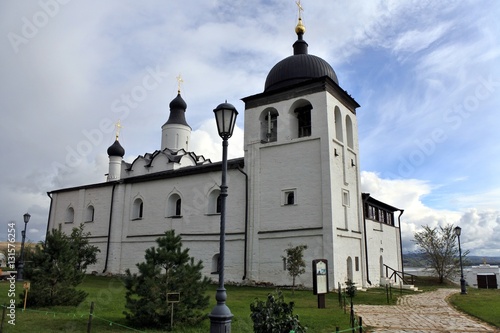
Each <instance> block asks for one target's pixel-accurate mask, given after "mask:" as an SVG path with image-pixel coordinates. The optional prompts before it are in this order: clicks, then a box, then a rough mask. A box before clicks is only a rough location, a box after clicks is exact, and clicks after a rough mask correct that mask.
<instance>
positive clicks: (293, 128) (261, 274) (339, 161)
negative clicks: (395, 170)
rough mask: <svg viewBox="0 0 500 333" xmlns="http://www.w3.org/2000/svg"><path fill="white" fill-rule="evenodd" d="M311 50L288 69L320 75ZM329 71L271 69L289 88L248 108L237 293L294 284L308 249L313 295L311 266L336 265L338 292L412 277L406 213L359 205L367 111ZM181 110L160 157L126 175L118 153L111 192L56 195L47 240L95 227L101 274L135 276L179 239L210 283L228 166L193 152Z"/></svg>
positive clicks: (231, 205) (233, 226)
mask: <svg viewBox="0 0 500 333" xmlns="http://www.w3.org/2000/svg"><path fill="white" fill-rule="evenodd" d="M304 43H305V42H303V40H302V34H300V35H299V40H298V42H296V44H299V46H298V48H297V49H296V53H298V57H297V58H294V57H290V61H295V60H297V59H299V58H300V59H302V60H304V59H305V65H304V66H312V65H310V64H311V63H312V61H313V60H314V61H317V59H319V58H317V57H313V56H309V55H307V44H305V46H304ZM295 47H296V46H295V44H294V48H295ZM304 51H305V52H304ZM287 59H288V58H287ZM285 60H286V59H285ZM320 60H321V59H320ZM286 61H289V60H286ZM321 61H323V60H321ZM321 66H323V67H321ZM328 66H329V65H327V64H326V62H324V61H323V63H322V62H320V65H319V69H320V71H321V70H326V74H325V75H323V74H321V73H320V74H315V73H316V72H317V68H316V67H314V68H313V67H311V68H305V71H306V74H309V73H308V71H309V72H310V73H312V74H314V75H312V77H310V78H306V79H304V78H302V77H301V78H300V79H298V78H297V77H292V79H293V80H291V81H287V80H290V78H289V77H286V78H284V77H283V78H282V77H281V76H280V73H279V72H278V73H277V72H276V71H275V70H274V69H273V70H272V73H273V75H274V81H273V84H274V85H275V87H276V86H278V87H279V88H268V87H266V89H265V91H264V92H263V93H260V94H257V95H254V96H249V97H246V98H244V99H243V100H244V102H245V112H244V117H245V119H244V120H245V121H244V123H245V127H244V131H245V138H244V149H245V156H244V158H240V159H234V160H230V161H229V165H228V186H229V188H228V197H227V205H226V207H227V217H226V253H225V278H226V280H228V281H233V282H242V283H247V282H270V283H274V284H276V285H288V284H291V278H290V277H289V276H288V275H287V274H286V271H285V270H284V263H283V258H282V256H283V255H284V254H285V252H284V250H285V249H286V248H287V247H289V246H297V245H300V244H305V245H307V246H308V248H307V249H306V250H305V252H304V259H305V260H306V262H307V263H308V264H307V266H306V273H305V274H303V275H301V276H299V277H298V279H297V283H298V284H303V285H305V286H309V287H310V286H312V272H311V268H312V267H311V266H312V260H313V259H327V260H328V265H329V266H328V268H329V270H328V276H329V285H330V289H332V288H335V287H336V286H337V284H338V283H341V284H343V283H345V282H346V281H347V280H348V279H350V280H352V281H354V282H355V283H356V284H357V285H358V286H363V287H367V286H370V285H378V284H379V283H380V279H381V278H382V277H384V276H385V270H386V268H385V266H384V265H387V266H389V267H391V268H392V269H394V270H397V271H401V270H402V258H401V243H400V242H401V238H400V228H399V218H398V216H396V217H395V215H394V213H395V212H396V211H398V209H397V208H394V207H391V206H389V205H387V204H384V203H381V202H379V201H377V200H375V199H373V198H371V197H370V196H369V195H368V194H364V195H362V193H361V188H360V175H359V146H358V130H357V128H358V125H357V118H356V108H357V107H359V105H358V104H357V102H356V101H355V100H354V99H353V98H352V97H351V96H349V95H348V94H347V93H346V92H345V91H344V90H343V89H342V88H340V86H339V85H338V83H337V81H336V76H335V73H334V72H333V70H332V69H331V67H330V68H329V67H328ZM295 67H297V66H295ZM273 71H274V72H273ZM332 73H333V74H332ZM276 75H277V76H276ZM287 75H288V74H287ZM301 75H302V74H301ZM269 77H271V73H270V76H269ZM269 77H268V79H269ZM276 82H277V83H276ZM289 82H290V83H289ZM267 84H268V83H267V82H266V85H267ZM172 103H174V101H172ZM172 103H171V115H170V118H169V121H168V122H167V124H165V125H164V126H163V127H162V142H161V145H160V146H161V150H158V151H156V152H154V153H151V154H146V155H144V156H139V157H137V158H136V159H135V160H134V161H133V162H132V163H126V162H124V161H121V170H117V167H116V160H117V158H118V159H121V157H118V156H114V155H120V154H121V156H123V153H122V152H116V153H115V151H116V150H117V149H116V147H115V149H113V150H111V147H110V150H108V154H110V176H109V177H108V182H106V183H101V184H93V185H87V186H80V187H76V188H70V189H61V190H56V191H53V192H50V194H51V196H52V203H51V211H50V214H49V229H50V228H61V229H62V230H63V231H65V232H70V231H71V229H72V228H73V227H75V226H78V225H79V224H80V223H85V226H86V228H85V231H87V232H90V233H91V242H92V243H93V244H95V245H97V246H98V247H99V248H100V250H101V252H100V254H99V261H98V263H97V264H96V265H95V266H94V267H92V269H91V270H95V271H97V272H99V273H113V274H122V273H124V271H125V269H127V268H128V269H131V270H132V271H135V270H136V266H135V264H136V263H138V262H141V261H142V260H143V258H144V252H145V250H146V249H147V248H149V247H151V246H155V245H156V243H155V239H156V238H158V237H159V236H161V235H162V234H163V233H164V232H165V231H166V230H170V229H174V230H175V231H176V233H177V234H180V235H181V236H182V239H183V244H184V246H185V247H188V248H189V249H190V255H191V256H194V257H195V258H196V259H199V260H202V261H203V265H204V273H205V274H206V275H207V276H211V275H212V274H214V273H216V270H217V258H218V251H219V228H220V225H219V223H220V213H219V212H218V208H217V200H218V196H219V193H220V189H219V184H220V179H221V172H220V170H221V163H211V162H210V160H206V159H204V158H203V156H199V155H196V154H194V153H192V152H189V151H188V143H189V133H190V130H191V129H190V127H189V126H188V125H187V123H185V119H184V118H183V117H184V111H185V107H186V106H185V102H184V101H183V100H182V98H181V97H180V94H179V95H178V96H177V97H176V99H175V103H174V104H172ZM172 105H174V106H175V110H174V111H175V113H176V114H175V116H173V115H172V114H173V112H174V111H172ZM176 119H182V121H178V122H179V124H177V123H176ZM115 144H116V143H115ZM120 148H121V147H120ZM118 150H119V149H118ZM368 211H369V214H368ZM401 212H402V211H401ZM365 216H366V217H365ZM399 216H400V215H399ZM396 219H398V221H396ZM213 277H214V278H216V275H213Z"/></svg>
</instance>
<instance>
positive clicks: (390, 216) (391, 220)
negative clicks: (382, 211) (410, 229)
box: [387, 212, 394, 225]
mask: <svg viewBox="0 0 500 333" xmlns="http://www.w3.org/2000/svg"><path fill="white" fill-rule="evenodd" d="M387 224H389V225H394V215H393V213H389V212H387Z"/></svg>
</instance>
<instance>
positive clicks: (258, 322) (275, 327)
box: [250, 290, 307, 333]
mask: <svg viewBox="0 0 500 333" xmlns="http://www.w3.org/2000/svg"><path fill="white" fill-rule="evenodd" d="M293 307H294V303H293V302H289V303H286V302H285V300H284V297H283V293H282V292H281V290H277V292H276V293H275V295H273V294H268V295H267V300H266V301H265V302H264V301H260V300H258V299H256V300H255V301H254V302H253V303H252V304H250V310H251V312H252V313H251V314H250V317H251V318H252V321H253V330H254V332H255V333H289V332H290V331H295V332H296V333H302V332H306V330H307V328H305V327H303V326H302V325H301V324H300V322H299V316H298V315H295V316H294V315H293Z"/></svg>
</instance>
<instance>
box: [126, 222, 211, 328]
mask: <svg viewBox="0 0 500 333" xmlns="http://www.w3.org/2000/svg"><path fill="white" fill-rule="evenodd" d="M156 243H157V244H158V247H151V248H149V249H147V250H146V254H145V260H146V261H145V262H142V263H139V264H137V268H138V269H139V273H138V274H135V273H134V274H132V273H131V272H130V270H129V269H127V271H126V276H125V287H126V288H127V293H126V295H125V298H126V305H125V307H126V309H127V310H126V311H124V314H125V315H126V318H127V319H128V320H129V321H130V322H131V324H133V325H136V326H149V327H162V328H169V326H170V318H171V317H170V316H171V309H172V307H171V304H168V302H167V294H168V293H180V302H179V303H176V304H175V305H174V306H175V308H174V323H179V322H182V323H187V324H195V323H198V322H199V321H201V320H203V319H205V318H206V317H207V316H206V314H204V313H203V311H202V310H203V309H205V308H206V307H207V306H208V303H209V296H206V295H205V292H206V290H207V287H208V284H209V282H210V280H209V279H208V278H207V277H204V276H203V275H202V273H201V271H202V269H203V265H202V263H201V261H198V262H197V263H195V261H194V258H192V257H190V256H189V249H182V242H181V237H180V236H178V235H175V231H174V230H169V231H167V232H165V236H162V237H160V238H158V239H157V240H156Z"/></svg>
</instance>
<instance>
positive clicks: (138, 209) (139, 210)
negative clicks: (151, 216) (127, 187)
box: [132, 198, 144, 220]
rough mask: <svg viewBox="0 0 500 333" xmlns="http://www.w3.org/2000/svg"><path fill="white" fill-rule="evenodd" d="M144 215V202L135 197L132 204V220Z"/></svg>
mask: <svg viewBox="0 0 500 333" xmlns="http://www.w3.org/2000/svg"><path fill="white" fill-rule="evenodd" d="M143 217H144V202H142V199H140V198H137V199H135V200H134V203H133V204H132V220H140V219H142V218H143Z"/></svg>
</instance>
